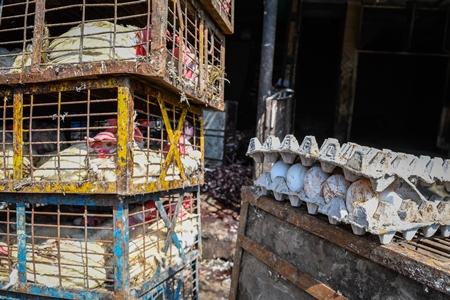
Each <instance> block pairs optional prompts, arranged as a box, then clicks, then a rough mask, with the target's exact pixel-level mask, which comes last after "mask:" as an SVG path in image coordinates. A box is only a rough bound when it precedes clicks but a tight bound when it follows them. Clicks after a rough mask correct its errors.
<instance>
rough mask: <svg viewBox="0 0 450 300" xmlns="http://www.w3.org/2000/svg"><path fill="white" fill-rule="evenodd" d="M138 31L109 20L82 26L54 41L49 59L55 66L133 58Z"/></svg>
mask: <svg viewBox="0 0 450 300" xmlns="http://www.w3.org/2000/svg"><path fill="white" fill-rule="evenodd" d="M114 26H115V28H114ZM138 30H140V29H139V28H138V27H136V26H132V25H127V26H122V25H119V24H116V25H114V23H111V22H108V21H97V22H87V23H84V24H80V25H78V26H76V27H73V28H71V29H69V31H67V32H65V33H63V34H62V35H60V36H59V37H57V38H55V39H54V40H53V41H51V42H50V45H49V53H48V57H49V60H50V62H51V63H52V64H66V63H79V62H80V60H81V62H94V61H103V60H112V59H114V60H126V59H133V58H135V57H136V50H135V45H136V41H135V39H136V32H137V31H138ZM114 32H116V34H114ZM80 42H82V44H83V46H82V51H81V52H80V50H81V45H80ZM80 56H81V57H80Z"/></svg>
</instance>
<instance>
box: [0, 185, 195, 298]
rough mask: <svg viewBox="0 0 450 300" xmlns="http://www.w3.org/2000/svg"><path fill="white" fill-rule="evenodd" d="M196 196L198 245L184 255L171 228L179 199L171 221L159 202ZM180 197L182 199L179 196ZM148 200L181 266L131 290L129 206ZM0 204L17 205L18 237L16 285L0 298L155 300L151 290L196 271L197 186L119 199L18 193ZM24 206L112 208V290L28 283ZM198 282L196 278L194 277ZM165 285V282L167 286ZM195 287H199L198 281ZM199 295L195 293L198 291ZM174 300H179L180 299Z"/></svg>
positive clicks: (3, 196) (8, 195)
mask: <svg viewBox="0 0 450 300" xmlns="http://www.w3.org/2000/svg"><path fill="white" fill-rule="evenodd" d="M190 192H192V193H195V194H196V197H193V199H195V200H194V201H196V206H197V208H196V209H197V211H193V213H195V212H197V218H198V236H197V238H198V242H197V243H196V245H197V248H194V249H191V250H190V251H189V252H187V253H185V252H184V249H180V247H181V246H180V244H179V240H178V237H177V234H176V233H175V231H174V226H175V224H176V222H177V218H176V216H177V213H178V211H179V209H180V207H181V201H180V200H181V198H179V199H178V201H177V207H178V209H176V210H175V212H174V216H173V219H172V221H170V219H169V217H168V215H167V213H166V211H165V209H164V207H163V206H162V203H161V199H160V198H161V197H164V196H167V195H168V194H172V195H175V194H180V195H183V194H184V193H190ZM179 197H182V196H179ZM148 199H153V200H154V201H155V202H156V204H157V208H158V211H159V212H160V214H161V218H162V219H163V221H164V223H165V226H166V228H167V231H168V234H167V237H166V241H165V244H166V247H168V245H169V243H171V242H170V241H171V240H172V241H173V244H174V245H175V246H176V247H177V248H178V249H179V251H180V253H181V257H182V260H183V261H182V263H180V264H176V265H173V266H171V267H170V268H165V269H162V268H161V267H162V265H161V264H160V265H158V266H159V268H158V272H155V274H156V273H157V274H156V275H157V276H156V275H155V276H154V277H153V278H146V280H145V281H144V282H143V283H142V284H141V285H140V286H137V287H133V288H131V285H130V278H129V276H130V274H129V260H128V251H129V235H128V230H127V229H126V228H129V227H128V226H129V223H128V213H129V210H128V206H129V204H130V203H134V202H142V201H146V200H148ZM0 201H6V202H9V203H15V204H16V209H15V210H16V215H17V221H16V223H17V236H18V242H17V247H18V252H17V253H18V258H17V261H18V265H17V267H16V268H17V270H18V282H17V285H16V286H14V287H13V288H12V289H10V290H9V291H3V290H0V298H2V297H3V296H8V299H24V298H23V296H24V294H26V295H27V296H28V298H27V299H34V298H33V297H36V298H38V297H39V296H52V297H57V298H62V299H79V298H83V299H84V298H85V299H94V298H95V299H100V298H101V299H124V300H125V299H137V298H139V299H142V297H143V298H145V299H154V298H152V297H151V295H150V296H149V294H148V293H150V294H151V292H149V291H151V290H153V289H154V288H155V287H158V286H159V285H161V284H165V281H166V280H167V279H168V278H170V277H172V276H174V275H175V274H176V273H178V272H180V271H181V270H183V269H184V268H186V267H187V266H189V265H191V264H193V265H194V268H195V269H194V270H193V272H197V271H198V270H197V269H196V268H197V259H198V258H199V257H200V253H201V235H200V214H198V212H199V210H200V202H199V201H200V187H199V186H193V187H187V188H185V189H177V190H173V191H170V192H167V191H161V192H157V193H152V194H141V195H135V196H118V195H104V194H97V195H70V194H69V195H60V194H48V195H45V200H44V201H43V200H42V195H41V194H18V193H3V194H0ZM25 203H34V204H36V203H40V204H58V205H59V204H61V205H84V206H109V207H112V212H113V216H114V220H115V222H114V225H113V239H114V247H113V255H114V257H115V259H114V268H115V272H114V291H110V290H104V291H101V290H96V289H94V290H90V289H68V288H67V289H66V288H57V287H45V286H41V285H38V284H34V283H29V282H28V281H27V266H26V264H27V263H30V262H27V257H26V253H27V251H29V250H27V243H26V233H25V226H26V225H25V223H26V221H25V214H26V208H25ZM196 280H198V276H197V277H196ZM167 284H168V283H167ZM195 284H196V285H197V286H198V282H197V281H196V282H195ZM197 292H198V291H197ZM149 297H150V298H149ZM174 299H180V298H179V297H177V298H174Z"/></svg>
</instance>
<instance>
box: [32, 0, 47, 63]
mask: <svg viewBox="0 0 450 300" xmlns="http://www.w3.org/2000/svg"><path fill="white" fill-rule="evenodd" d="M35 6H36V13H35V16H34V33H33V52H32V53H31V54H30V55H32V56H31V72H39V70H40V64H41V58H42V51H43V47H42V43H43V38H45V36H44V26H45V0H35ZM46 38H48V36H47V37H46Z"/></svg>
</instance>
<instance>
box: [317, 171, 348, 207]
mask: <svg viewBox="0 0 450 300" xmlns="http://www.w3.org/2000/svg"><path fill="white" fill-rule="evenodd" d="M349 186H350V182H349V181H347V180H345V177H344V176H343V175H340V174H334V175H331V176H330V177H328V179H327V180H326V181H325V183H324V184H323V188H322V193H323V198H324V199H325V202H326V203H328V202H330V201H331V199H333V198H340V199H345V196H346V195H347V189H348V187H349Z"/></svg>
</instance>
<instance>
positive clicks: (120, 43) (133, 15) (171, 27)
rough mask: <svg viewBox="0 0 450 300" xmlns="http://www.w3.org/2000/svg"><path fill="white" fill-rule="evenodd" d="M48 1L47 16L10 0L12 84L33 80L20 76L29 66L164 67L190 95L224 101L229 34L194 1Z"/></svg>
mask: <svg viewBox="0 0 450 300" xmlns="http://www.w3.org/2000/svg"><path fill="white" fill-rule="evenodd" d="M42 4H45V8H44V11H43V13H41V14H42V16H41V15H37V16H36V15H35V10H36V7H35V6H36V4H35V2H31V1H29V2H28V1H24V2H19V3H12V1H8V0H5V4H4V5H3V10H2V11H3V14H2V17H1V19H0V20H2V23H0V73H2V74H4V75H5V76H6V77H4V81H5V83H6V84H11V83H13V82H15V81H17V80H20V81H21V82H23V80H24V78H25V80H28V79H27V78H28V77H23V76H20V74H23V72H25V73H27V72H32V73H36V72H39V71H45V72H43V73H42V74H41V75H42V77H43V78H39V75H37V74H33V77H32V78H33V79H30V80H35V81H49V80H56V79H61V78H74V77H79V76H80V75H81V76H83V75H82V74H85V75H84V76H88V75H93V74H108V73H109V74H111V73H115V74H117V73H130V72H131V73H136V74H142V75H146V76H148V77H149V78H152V77H160V76H161V75H163V76H164V79H165V80H166V81H167V82H168V83H169V84H170V85H172V87H173V88H174V89H175V90H177V91H182V92H183V93H185V94H186V96H185V97H186V100H188V99H189V98H191V99H195V100H197V101H200V102H203V103H206V104H208V105H210V106H212V107H215V106H217V107H221V105H223V103H222V102H223V89H224V86H223V85H224V82H223V81H224V78H225V75H226V74H225V62H224V61H225V38H224V36H223V34H222V33H221V32H220V30H219V29H217V27H216V25H215V24H214V23H213V21H211V20H210V19H209V17H208V16H207V15H206V14H205V13H204V12H203V10H202V7H201V5H200V4H198V3H196V2H195V1H194V2H192V1H186V0H179V1H173V0H152V1H147V0H135V1H119V2H118V1H113V0H87V1H85V0H76V1H71V2H70V3H68V2H65V1H59V0H46V1H45V2H44V3H42ZM155 9H156V10H155ZM41 22H42V24H41ZM163 49H164V50H165V51H164V52H162V51H161V50H163ZM92 64H101V66H98V67H94V66H92ZM141 65H144V66H145V65H148V66H145V67H144V68H141V67H140V66H141ZM162 70H164V71H162ZM211 72H213V73H214V76H213V75H211ZM16 75H17V76H16ZM36 76H37V77H36ZM30 78H31V77H30ZM211 78H212V80H213V81H210V80H211ZM216 81H217V82H216ZM0 84H1V82H0ZM212 85H213V86H214V88H211V86H212Z"/></svg>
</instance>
